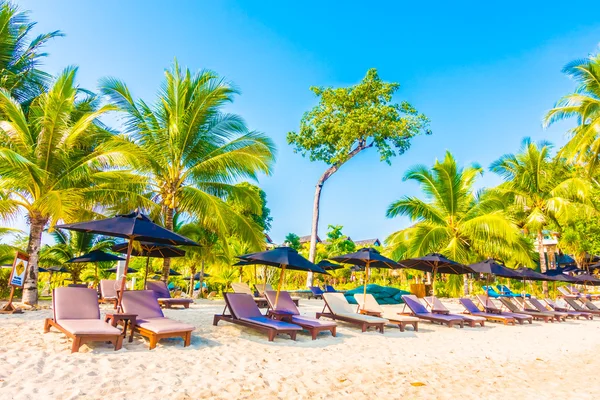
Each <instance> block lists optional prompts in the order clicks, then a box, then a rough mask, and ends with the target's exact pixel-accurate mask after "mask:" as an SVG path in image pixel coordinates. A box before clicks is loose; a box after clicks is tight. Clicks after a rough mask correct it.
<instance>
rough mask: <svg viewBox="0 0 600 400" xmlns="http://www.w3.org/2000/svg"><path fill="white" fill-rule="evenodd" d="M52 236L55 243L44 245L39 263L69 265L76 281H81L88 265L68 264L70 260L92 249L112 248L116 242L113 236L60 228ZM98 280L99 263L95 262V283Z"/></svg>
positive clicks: (72, 276)
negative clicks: (106, 236)
mask: <svg viewBox="0 0 600 400" xmlns="http://www.w3.org/2000/svg"><path fill="white" fill-rule="evenodd" d="M52 238H53V239H54V243H55V244H54V245H52V246H44V247H42V249H41V251H40V259H39V264H40V265H42V266H54V265H61V266H65V267H67V268H68V269H69V271H70V273H71V279H72V280H73V282H74V283H77V282H79V281H80V279H81V272H82V271H83V269H84V268H85V267H86V266H87V263H74V264H66V262H67V261H68V260H70V259H71V258H75V257H79V256H82V255H84V254H86V253H89V252H90V251H92V250H110V248H111V246H112V245H114V244H115V240H114V239H113V238H105V237H102V236H96V235H93V234H91V233H83V232H72V231H66V230H60V229H57V230H55V231H54V232H52ZM98 280H99V274H98V263H94V283H95V284H98Z"/></svg>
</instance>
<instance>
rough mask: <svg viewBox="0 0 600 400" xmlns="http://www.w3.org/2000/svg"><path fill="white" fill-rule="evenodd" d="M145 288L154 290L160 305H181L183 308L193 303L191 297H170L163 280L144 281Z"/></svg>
mask: <svg viewBox="0 0 600 400" xmlns="http://www.w3.org/2000/svg"><path fill="white" fill-rule="evenodd" d="M146 289H147V290H152V291H153V292H154V295H155V296H156V300H158V304H160V305H161V307H166V308H171V307H172V306H183V308H190V304H193V303H194V300H192V299H182V298H178V299H174V298H172V297H171V292H170V291H169V288H168V287H167V284H166V283H164V282H163V281H148V282H146Z"/></svg>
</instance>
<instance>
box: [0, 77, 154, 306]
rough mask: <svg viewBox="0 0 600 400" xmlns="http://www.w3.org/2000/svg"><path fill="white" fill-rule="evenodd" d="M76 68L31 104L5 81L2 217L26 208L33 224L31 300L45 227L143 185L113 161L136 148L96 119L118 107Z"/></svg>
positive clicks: (27, 295)
mask: <svg viewBox="0 0 600 400" xmlns="http://www.w3.org/2000/svg"><path fill="white" fill-rule="evenodd" d="M76 72H77V69H76V68H71V67H70V68H66V69H65V70H64V71H63V72H62V73H61V74H60V75H59V76H58V77H57V78H56V80H55V82H54V83H53V85H52V87H51V88H50V89H49V91H48V92H45V93H43V94H41V95H39V96H38V97H36V98H35V99H34V100H33V101H32V102H31V105H30V106H29V107H28V108H24V107H23V106H21V105H20V104H19V103H18V101H17V100H15V99H14V98H12V97H11V95H10V92H9V91H8V90H5V89H0V115H1V116H3V117H1V118H0V217H3V218H8V217H11V216H14V215H16V213H18V212H24V213H25V214H26V218H27V221H28V223H29V225H30V231H29V243H28V245H27V253H28V254H29V256H30V266H31V268H30V269H29V273H28V277H27V279H26V280H25V286H24V289H23V301H24V302H25V303H27V304H32V305H33V304H36V303H37V278H38V268H37V265H38V256H39V250H40V243H41V239H42V231H43V230H44V228H45V227H46V226H47V225H48V226H49V228H50V229H52V228H53V227H54V225H55V224H56V223H57V222H58V221H59V220H66V221H77V220H80V219H82V218H92V217H94V216H96V215H97V214H96V213H94V212H93V207H94V206H101V205H104V204H116V203H118V202H119V201H120V200H121V199H124V200H127V199H128V198H129V196H134V197H135V194H134V193H136V192H137V191H139V190H141V188H143V187H144V186H145V183H144V179H142V178H143V177H139V176H137V175H133V174H132V173H130V172H129V171H127V170H123V169H119V168H112V167H115V166H119V165H134V166H135V158H134V157H133V156H134V155H133V154H127V152H126V150H127V149H126V148H121V146H120V145H119V141H118V140H116V139H115V135H114V134H113V133H112V132H111V131H109V130H108V129H107V128H106V127H105V126H104V125H102V124H101V123H100V122H99V121H98V118H99V117H100V116H102V115H103V114H104V113H106V112H107V111H109V110H111V109H113V107H112V106H102V107H101V106H100V105H99V104H98V99H97V98H96V97H95V96H93V95H92V94H90V93H89V92H85V91H82V90H80V89H79V88H78V87H77V86H76V84H75V78H76ZM136 198H137V197H136Z"/></svg>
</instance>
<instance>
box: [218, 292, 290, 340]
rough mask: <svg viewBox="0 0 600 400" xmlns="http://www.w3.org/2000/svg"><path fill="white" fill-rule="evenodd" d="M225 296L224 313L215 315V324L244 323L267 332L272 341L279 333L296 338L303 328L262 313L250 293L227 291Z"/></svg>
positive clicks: (243, 324)
mask: <svg viewBox="0 0 600 400" xmlns="http://www.w3.org/2000/svg"><path fill="white" fill-rule="evenodd" d="M224 296H225V309H224V310H223V314H217V315H215V316H214V318H213V325H215V326H216V325H217V324H218V323H219V321H221V320H223V321H227V322H231V323H232V324H238V325H242V326H245V327H248V328H252V329H254V330H257V331H260V332H264V333H266V334H267V336H268V337H269V342H272V341H273V339H275V336H277V335H278V334H287V335H290V338H291V339H292V340H296V334H297V333H298V332H299V331H301V330H302V327H301V326H299V325H296V324H291V323H289V322H285V321H276V320H274V319H271V318H268V317H266V316H264V315H262V313H261V312H260V310H259V309H258V306H257V305H256V302H254V299H253V298H252V296H251V295H249V294H246V293H225V294H224ZM265 301H266V300H265ZM227 309H229V312H230V313H231V314H227V313H226V312H227Z"/></svg>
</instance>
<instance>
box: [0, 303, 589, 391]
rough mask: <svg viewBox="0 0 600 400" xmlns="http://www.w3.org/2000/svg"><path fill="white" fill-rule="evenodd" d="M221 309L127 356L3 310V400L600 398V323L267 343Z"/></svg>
mask: <svg viewBox="0 0 600 400" xmlns="http://www.w3.org/2000/svg"><path fill="white" fill-rule="evenodd" d="M446 303H447V304H448V305H449V306H450V307H452V308H453V309H455V310H456V311H458V310H459V309H460V307H459V306H458V304H457V303H456V302H453V301H446ZM321 306H322V302H321V301H319V300H311V301H307V300H303V301H302V303H301V311H302V312H303V313H305V314H307V315H314V313H315V312H316V311H319V310H320V308H321ZM46 307H47V304H46ZM222 309H223V302H222V301H219V300H216V301H201V302H197V303H196V304H195V305H193V306H192V307H191V308H190V309H189V310H166V311H165V314H166V315H167V316H169V317H171V318H174V319H178V320H181V321H184V322H188V323H191V324H193V325H195V326H196V327H197V330H196V331H194V333H193V338H192V344H191V346H190V347H188V348H184V347H183V345H182V342H181V340H178V339H173V340H162V341H161V342H160V343H159V344H158V347H157V348H156V349H155V350H152V351H149V350H148V348H147V342H146V341H145V340H144V339H143V338H142V337H140V336H136V337H135V338H134V341H133V343H127V342H125V344H124V347H123V349H122V350H120V351H117V352H115V351H114V350H113V349H111V347H110V345H108V344H103V343H93V344H90V345H84V346H82V348H81V350H80V353H75V354H71V353H70V344H69V341H68V340H67V338H66V337H65V336H64V335H63V334H62V333H60V332H57V331H55V330H52V331H51V332H50V333H48V334H43V319H44V318H46V317H49V316H51V310H49V309H44V310H41V311H32V312H26V313H24V314H21V315H10V316H7V315H2V316H0V337H1V338H2V341H1V343H0V398H2V399H105V398H125V397H128V398H146V399H198V398H251V397H252V398H255V397H259V396H260V397H262V398H280V399H301V398H342V397H345V398H364V397H365V396H368V397H374V396H391V397H392V398H400V397H404V398H428V399H432V398H436V399H450V398H487V399H501V398H513V399H540V398H567V397H568V398H573V399H594V398H598V397H600V385H598V384H595V383H594V380H593V379H590V377H591V376H593V373H594V372H595V371H596V370H597V369H598V367H600V362H598V361H597V357H598V356H597V354H598V351H600V344H599V343H598V337H599V336H600V320H594V321H585V320H581V321H572V320H569V322H566V323H547V324H546V323H543V322H535V323H534V324H533V325H529V324H526V325H522V326H521V325H517V326H515V327H513V326H504V325H501V324H495V323H486V327H484V328H468V327H465V328H464V329H460V328H447V327H441V326H438V325H432V324H430V323H421V324H420V330H419V332H413V331H412V330H411V328H407V330H406V331H405V332H404V333H401V332H400V331H399V330H398V329H397V328H394V327H392V326H389V327H388V328H387V329H386V331H385V334H383V335H381V334H379V333H376V332H368V333H361V332H360V331H359V330H357V329H355V328H354V327H352V326H349V325H346V324H344V323H338V337H336V338H333V337H331V335H329V334H325V333H324V334H321V335H320V336H319V338H318V339H317V340H315V341H312V340H311V339H310V336H308V334H306V333H302V334H300V335H298V340H297V341H296V342H294V341H291V340H289V339H288V338H287V337H284V336H280V337H278V338H276V339H275V341H274V342H272V343H269V342H268V341H267V340H266V338H265V336H262V335H260V334H258V333H256V332H254V331H251V330H248V329H242V328H240V327H239V326H237V325H232V324H228V323H226V322H221V323H220V324H219V326H217V327H214V326H213V325H212V317H213V314H215V313H218V312H221V311H222ZM106 310H108V308H106V307H104V308H103V312H105V311H106Z"/></svg>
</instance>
